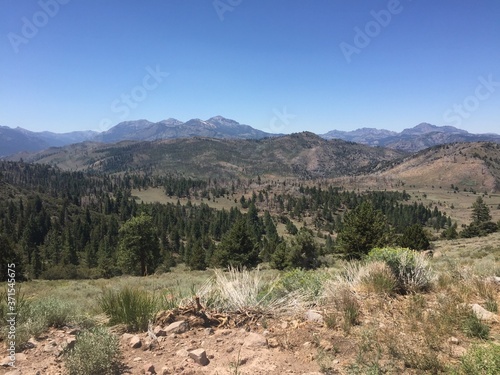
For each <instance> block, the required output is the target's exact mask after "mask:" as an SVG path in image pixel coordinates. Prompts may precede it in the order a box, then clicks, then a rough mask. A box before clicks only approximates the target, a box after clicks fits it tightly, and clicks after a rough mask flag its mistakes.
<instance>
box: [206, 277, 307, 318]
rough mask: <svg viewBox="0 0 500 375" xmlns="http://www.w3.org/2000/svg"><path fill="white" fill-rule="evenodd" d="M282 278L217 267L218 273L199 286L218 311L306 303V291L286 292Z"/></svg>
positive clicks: (289, 308) (277, 309) (286, 308)
mask: <svg viewBox="0 0 500 375" xmlns="http://www.w3.org/2000/svg"><path fill="white" fill-rule="evenodd" d="M278 283H279V279H275V280H274V281H273V282H270V283H269V282H264V280H263V275H262V271H260V270H255V271H248V270H241V271H239V270H237V269H235V268H229V269H228V271H227V272H224V271H222V270H215V271H214V277H213V278H212V279H210V280H208V282H207V283H205V285H204V286H202V287H201V288H200V289H199V290H198V293H197V294H198V296H200V298H202V300H203V301H204V303H205V305H206V306H207V307H209V308H212V309H215V310H218V311H226V312H227V311H240V312H242V311H255V312H260V313H282V312H293V311H295V310H297V309H299V308H301V306H302V305H303V301H304V299H305V296H304V294H305V293H304V291H302V290H296V291H294V292H290V293H288V294H286V295H283V294H282V293H280V292H279V291H278V289H277V285H278Z"/></svg>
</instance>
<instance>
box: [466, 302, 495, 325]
mask: <svg viewBox="0 0 500 375" xmlns="http://www.w3.org/2000/svg"><path fill="white" fill-rule="evenodd" d="M471 307H472V311H474V314H476V316H477V317H478V319H480V320H484V321H486V322H499V319H498V315H497V314H494V313H492V312H491V311H488V310H486V309H485V308H484V307H482V306H481V305H478V304H477V303H475V304H473V305H471Z"/></svg>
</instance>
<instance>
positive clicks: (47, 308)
mask: <svg viewBox="0 0 500 375" xmlns="http://www.w3.org/2000/svg"><path fill="white" fill-rule="evenodd" d="M30 310H31V314H30V316H31V317H32V318H34V319H36V318H37V317H39V319H40V320H43V321H44V323H45V326H46V327H56V328H58V327H63V326H64V325H66V324H68V323H69V322H70V321H71V320H72V317H73V315H74V310H73V307H72V306H71V305H69V304H68V303H67V302H63V301H61V300H59V299H56V298H49V299H44V300H40V301H36V302H33V303H32V304H31V308H30Z"/></svg>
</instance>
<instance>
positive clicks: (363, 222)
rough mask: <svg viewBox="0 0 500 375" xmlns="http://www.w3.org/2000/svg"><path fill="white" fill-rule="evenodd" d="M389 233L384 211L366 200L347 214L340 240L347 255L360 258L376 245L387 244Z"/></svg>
mask: <svg viewBox="0 0 500 375" xmlns="http://www.w3.org/2000/svg"><path fill="white" fill-rule="evenodd" d="M387 233H388V229H387V224H386V220H385V217H384V216H383V215H382V212H381V211H379V210H375V209H374V208H373V205H372V204H371V203H370V202H366V201H365V202H363V203H361V204H360V205H359V206H357V207H356V208H354V209H353V210H352V211H350V212H348V213H346V214H345V216H344V222H343V229H342V231H341V232H340V233H339V235H338V242H339V243H340V246H341V250H342V252H343V253H344V255H345V256H346V257H348V258H354V259H360V258H362V257H363V256H365V255H366V254H368V252H369V251H370V250H371V249H373V248H374V247H378V246H384V245H386V244H387V242H388V240H387Z"/></svg>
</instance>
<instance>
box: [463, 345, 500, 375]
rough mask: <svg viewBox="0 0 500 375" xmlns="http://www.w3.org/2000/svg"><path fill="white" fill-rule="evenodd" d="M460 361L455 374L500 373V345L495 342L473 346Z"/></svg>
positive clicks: (488, 374) (486, 374) (487, 374)
mask: <svg viewBox="0 0 500 375" xmlns="http://www.w3.org/2000/svg"><path fill="white" fill-rule="evenodd" d="M460 362H461V363H460V366H459V367H458V368H457V369H456V370H455V371H454V373H455V374H460V375H462V374H463V375H469V374H485V375H490V374H491V375H493V374H499V373H500V346H499V345H495V344H490V345H487V346H479V345H475V346H472V347H471V348H470V349H469V350H468V351H467V353H465V355H464V356H463V357H462V359H461V361H460Z"/></svg>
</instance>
